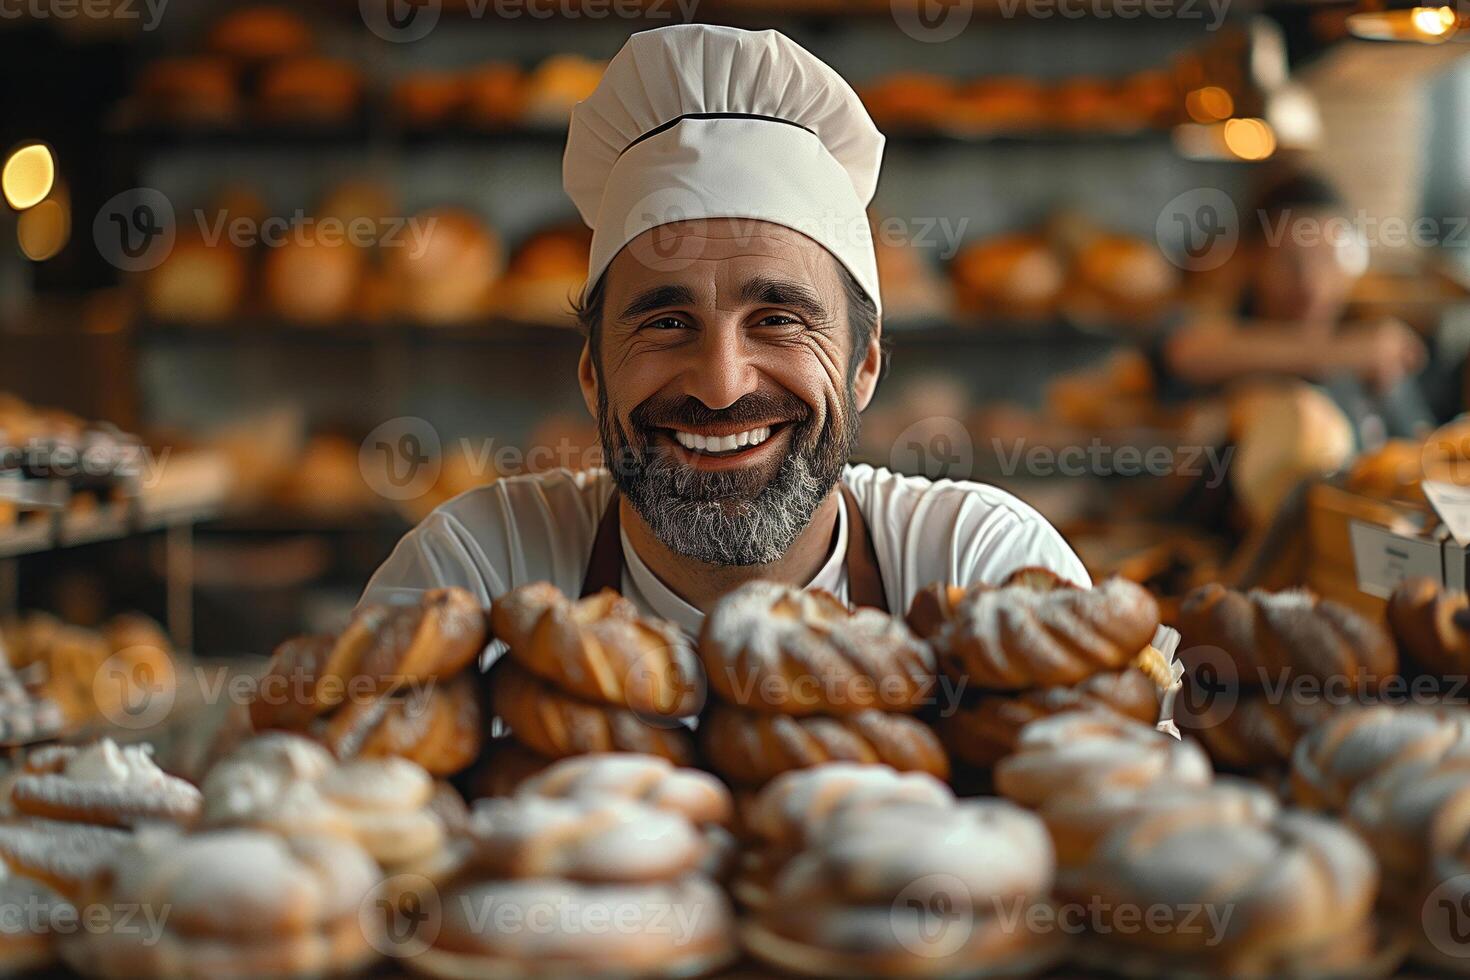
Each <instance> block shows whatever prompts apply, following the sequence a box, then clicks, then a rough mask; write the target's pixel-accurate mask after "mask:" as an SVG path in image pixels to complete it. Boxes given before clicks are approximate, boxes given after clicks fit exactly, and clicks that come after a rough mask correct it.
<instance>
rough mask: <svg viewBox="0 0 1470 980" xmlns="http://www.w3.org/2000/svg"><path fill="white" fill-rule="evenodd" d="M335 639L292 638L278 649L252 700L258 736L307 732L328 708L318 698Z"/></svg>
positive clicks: (252, 718) (318, 636) (315, 636)
mask: <svg viewBox="0 0 1470 980" xmlns="http://www.w3.org/2000/svg"><path fill="white" fill-rule="evenodd" d="M336 643H337V640H336V637H334V636H330V635H326V634H310V635H307V636H293V637H291V638H290V639H288V640H285V641H283V642H282V643H281V644H280V645H279V646H277V647H276V650H275V653H273V654H272V655H271V660H270V665H269V666H268V667H267V668H266V672H265V674H264V675H262V677H261V678H260V681H259V682H258V683H257V684H256V686H255V696H254V697H253V698H251V700H250V724H251V727H253V728H254V729H255V730H256V731H257V732H264V731H267V730H269V729H272V728H286V729H300V728H305V727H306V726H307V725H308V724H309V723H310V722H311V720H312V719H313V718H315V717H316V716H317V714H318V713H320V712H322V711H326V710H327V707H328V706H327V705H326V704H325V703H324V702H323V701H320V700H318V698H317V696H316V688H317V683H318V681H319V680H320V679H321V677H322V671H323V668H325V667H326V664H327V661H328V659H330V658H331V656H332V650H333V648H334V647H335V646H336Z"/></svg>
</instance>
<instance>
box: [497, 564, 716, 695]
mask: <svg viewBox="0 0 1470 980" xmlns="http://www.w3.org/2000/svg"><path fill="white" fill-rule="evenodd" d="M490 618H491V627H492V629H493V630H494V631H495V635H496V636H497V637H499V638H500V639H501V640H503V641H505V643H506V644H507V645H508V646H509V647H510V653H511V656H513V657H515V659H516V660H517V661H518V662H519V663H520V664H521V666H523V667H525V668H526V669H527V670H529V671H530V672H531V673H533V674H535V675H537V676H538V677H541V678H543V679H545V680H548V681H550V682H551V683H553V684H555V685H556V686H558V687H560V688H561V689H562V690H564V691H566V692H568V693H569V694H575V695H576V696H577V697H580V698H584V699H586V700H588V701H597V702H600V703H603V704H612V705H618V706H620V707H624V708H631V709H633V710H634V711H637V712H640V713H648V714H655V715H662V716H665V717H678V716H681V715H691V714H696V713H698V711H699V709H700V708H701V707H702V704H701V701H702V695H703V691H704V685H703V682H702V680H701V678H700V676H699V674H700V665H699V660H698V658H697V657H695V655H694V648H693V646H692V645H691V644H690V643H689V641H688V640H687V639H685V637H684V634H683V633H681V632H680V631H679V628H678V627H677V626H675V625H674V624H673V623H669V622H665V621H663V620H659V619H653V618H651V617H647V616H643V615H641V614H640V613H639V612H638V607H637V606H635V605H634V604H633V603H632V602H631V601H630V600H628V599H625V598H623V597H622V596H620V595H618V594H617V593H616V592H613V591H612V590H611V589H605V590H603V591H602V592H599V593H598V594H597V595H593V596H588V597H587V598H585V599H577V600H572V599H569V598H567V597H566V596H564V595H562V593H561V591H560V590H558V589H556V588H555V587H554V586H550V585H548V584H547V583H545V582H538V583H535V584H532V585H528V586H524V587H522V588H519V589H514V590H512V591H511V592H508V593H506V594H505V595H503V596H501V597H500V598H499V599H496V600H495V602H494V604H493V605H492V607H491V612H490Z"/></svg>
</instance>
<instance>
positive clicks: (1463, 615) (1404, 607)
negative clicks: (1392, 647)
mask: <svg viewBox="0 0 1470 980" xmlns="http://www.w3.org/2000/svg"><path fill="white" fill-rule="evenodd" d="M1388 625H1389V627H1390V628H1391V629H1392V630H1393V635H1394V639H1396V640H1398V644H1399V649H1400V650H1401V651H1403V653H1405V654H1406V655H1407V656H1408V657H1410V658H1411V659H1412V660H1413V661H1414V662H1415V663H1417V664H1420V665H1421V666H1423V667H1424V668H1425V669H1426V670H1428V671H1429V672H1431V673H1434V674H1438V675H1440V676H1445V675H1452V676H1456V677H1463V676H1465V675H1466V674H1467V673H1470V596H1467V595H1466V594H1465V593H1464V592H1445V591H1443V590H1442V589H1441V588H1440V586H1439V583H1437V582H1435V581H1434V580H1433V579H1427V578H1413V579H1407V580H1405V581H1404V582H1402V583H1400V585H1399V587H1398V588H1397V589H1394V592H1393V595H1392V597H1390V598H1389V600H1388Z"/></svg>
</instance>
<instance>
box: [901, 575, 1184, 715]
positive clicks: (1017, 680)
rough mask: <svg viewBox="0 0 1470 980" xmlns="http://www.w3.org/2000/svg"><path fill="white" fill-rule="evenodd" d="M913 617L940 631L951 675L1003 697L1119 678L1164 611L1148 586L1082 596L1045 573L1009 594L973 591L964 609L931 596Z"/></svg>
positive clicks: (1122, 585)
mask: <svg viewBox="0 0 1470 980" xmlns="http://www.w3.org/2000/svg"><path fill="white" fill-rule="evenodd" d="M931 605H932V606H933V607H934V609H935V610H938V611H944V612H947V615H943V616H942V617H939V616H937V613H936V612H935V611H931V610H930V609H929V608H928V607H930V606H931ZM910 615H911V617H912V618H914V619H915V620H916V621H919V622H920V623H922V624H924V625H925V626H926V627H927V628H930V629H932V633H931V635H930V642H931V643H932V644H933V645H934V649H935V651H936V652H937V653H938V655H939V660H940V664H941V666H942V667H943V669H944V670H945V671H946V672H947V673H949V674H950V675H951V676H953V677H956V678H964V679H966V680H967V682H968V683H969V685H970V686H971V687H972V688H978V689H982V690H998V691H1019V690H1022V689H1025V688H1032V687H1056V686H1065V685H1069V684H1076V683H1077V682H1079V681H1082V680H1085V679H1086V678H1087V677H1090V676H1091V675H1093V674H1096V673H1098V672H1099V671H1104V670H1119V669H1121V668H1123V667H1125V666H1126V665H1127V664H1128V662H1129V661H1131V660H1132V659H1133V658H1134V657H1135V656H1136V655H1137V654H1138V651H1139V650H1141V649H1143V647H1144V646H1145V645H1146V644H1147V643H1148V641H1149V640H1150V639H1151V638H1152V637H1153V635H1154V630H1155V629H1157V628H1158V625H1159V607H1158V603H1157V602H1156V601H1155V600H1154V598H1153V596H1151V595H1149V593H1148V590H1146V589H1144V588H1143V587H1142V586H1140V585H1136V584H1134V583H1133V582H1129V581H1126V580H1124V579H1119V578H1112V579H1108V580H1106V581H1104V582H1101V583H1099V584H1098V585H1095V586H1093V587H1092V588H1091V589H1082V588H1078V587H1076V586H1075V585H1072V584H1071V583H1069V582H1064V581H1062V580H1061V579H1060V578H1057V577H1056V576H1055V575H1053V574H1051V573H1050V572H1046V571H1045V570H1044V569H1041V570H1034V571H1029V572H1028V574H1026V575H1024V576H1012V578H1011V580H1010V583H1009V584H1007V585H1005V586H1002V587H1001V588H990V587H987V586H977V587H973V588H970V589H968V590H967V591H966V592H965V593H964V595H963V596H962V597H960V598H959V599H958V600H957V601H956V600H955V599H954V596H953V594H952V593H951V592H950V591H949V590H947V589H946V590H945V591H944V593H943V594H937V593H935V592H930V593H929V594H928V595H926V596H925V597H924V606H922V607H920V606H918V605H917V600H916V608H915V609H914V610H913V611H912V612H911V614H910ZM936 618H941V619H942V621H941V623H940V625H939V626H938V627H937V628H935V627H933V626H932V623H933V622H934V621H935V619H936Z"/></svg>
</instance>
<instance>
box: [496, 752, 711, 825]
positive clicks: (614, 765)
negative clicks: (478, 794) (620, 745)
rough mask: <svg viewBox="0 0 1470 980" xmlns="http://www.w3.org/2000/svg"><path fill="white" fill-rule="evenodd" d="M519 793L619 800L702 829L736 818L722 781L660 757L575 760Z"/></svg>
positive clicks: (539, 775) (536, 777)
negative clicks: (663, 812)
mask: <svg viewBox="0 0 1470 980" xmlns="http://www.w3.org/2000/svg"><path fill="white" fill-rule="evenodd" d="M516 792H517V794H518V795H521V796H545V797H551V798H557V799H594V798H598V797H606V796H616V797H621V798H623V799H629V800H633V801H635V802H638V803H642V804H645V805H647V806H651V807H653V808H654V809H656V810H668V811H670V812H672V813H677V814H679V815H680V816H682V817H684V818H685V819H687V820H688V821H689V822H690V823H692V824H694V825H695V826H699V827H704V826H721V827H728V826H730V824H731V823H732V822H733V821H734V818H735V803H734V800H732V799H731V797H730V791H729V790H728V789H726V788H725V786H724V784H723V783H721V782H720V781H719V780H718V779H716V778H715V777H713V776H711V775H710V774H709V773H707V772H702V771H700V770H698V769H684V768H679V767H676V766H675V765H674V764H673V763H671V762H670V761H669V760H668V759H665V758H662V757H660V756H656V755H633V754H622V753H608V754H603V755H579V756H574V757H572V758H570V759H563V760H561V761H560V762H556V763H552V764H551V765H550V766H548V767H547V768H546V769H545V770H543V771H542V772H539V773H537V774H536V775H534V776H531V777H530V778H529V779H527V780H525V781H524V782H522V783H521V784H520V787H519V788H518V789H517V791H516Z"/></svg>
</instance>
